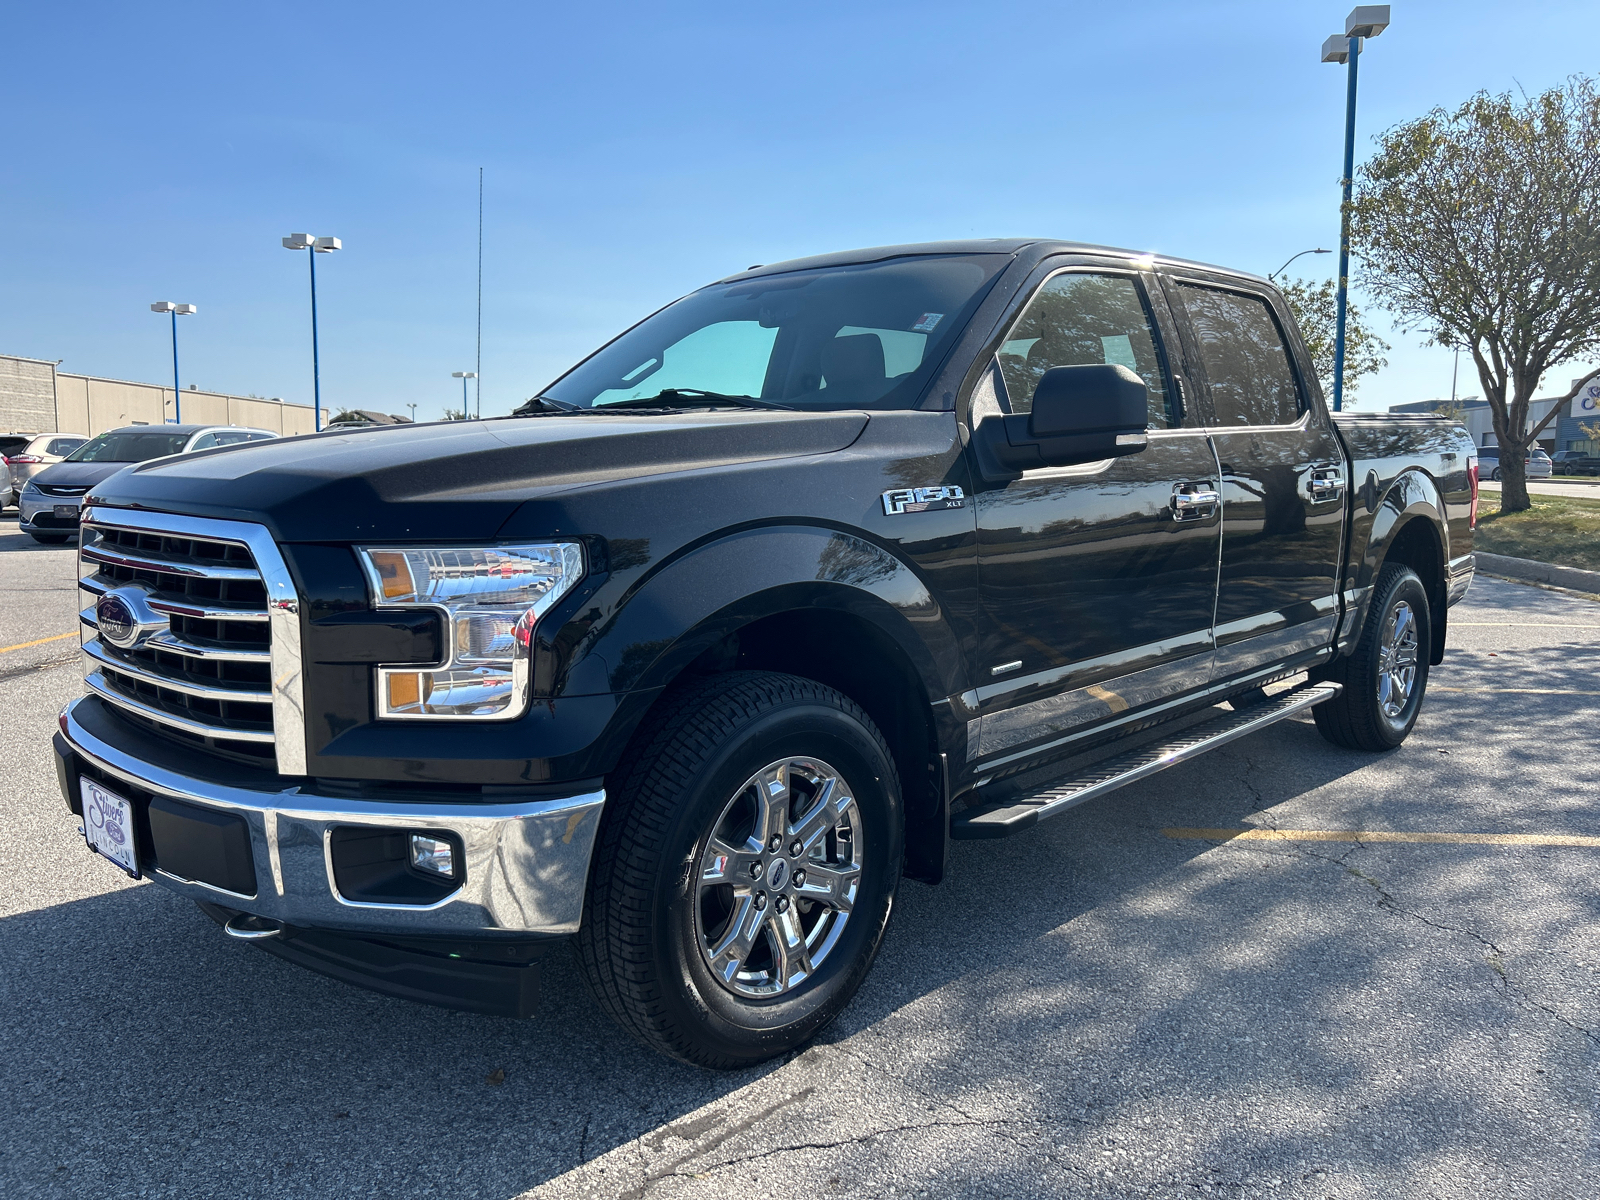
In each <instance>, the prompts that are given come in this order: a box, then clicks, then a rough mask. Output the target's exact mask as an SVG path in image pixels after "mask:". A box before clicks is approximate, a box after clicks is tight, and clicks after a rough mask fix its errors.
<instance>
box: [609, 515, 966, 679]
mask: <svg viewBox="0 0 1600 1200" xmlns="http://www.w3.org/2000/svg"><path fill="white" fill-rule="evenodd" d="M808 609H809V610H815V609H833V610H836V611H840V612H845V613H850V614H852V615H854V616H857V617H859V618H861V619H863V620H865V621H867V622H869V623H870V624H872V625H873V626H875V627H876V628H877V629H878V630H879V631H881V632H882V633H884V634H885V635H887V636H888V637H889V638H890V639H891V640H892V641H893V642H894V643H895V645H897V646H898V647H899V648H900V649H901V650H902V651H903V652H904V653H905V655H906V657H907V659H908V660H909V661H910V662H911V664H912V666H913V667H914V669H915V670H916V672H917V674H918V676H919V678H920V679H921V680H922V683H923V686H924V688H925V689H926V691H927V695H928V699H929V700H934V699H938V698H940V697H943V696H947V695H951V694H954V693H956V692H959V691H961V690H962V688H963V687H964V686H965V685H964V684H963V683H962V682H961V680H962V677H963V671H962V660H961V653H960V646H959V643H958V641H957V638H956V636H955V634H954V632H953V631H952V630H951V628H950V626H949V623H948V621H947V619H946V615H945V613H944V612H943V610H942V608H941V606H940V604H939V602H938V601H937V600H936V599H935V598H934V596H933V594H932V593H931V592H930V591H929V589H928V587H927V585H926V584H925V583H924V582H923V580H922V579H921V578H920V577H919V576H918V575H917V574H916V572H914V571H913V570H912V569H911V567H910V566H909V565H907V564H906V563H905V562H904V561H902V560H901V559H899V558H897V557H895V556H894V555H893V554H891V553H889V551H887V550H885V549H884V548H883V547H881V546H879V545H877V544H875V543H873V542H869V541H867V540H866V539H864V538H861V537H857V536H855V535H854V534H850V533H845V532H841V531H838V530H832V529H825V528H816V527H810V526H793V525H790V526H767V527H763V528H756V529H747V530H743V531H741V532H739V533H734V534H731V535H729V536H726V537H723V538H719V539H717V540H716V541H713V542H710V543H707V544H705V545H702V546H699V547H697V548H695V549H693V550H690V551H688V552H687V553H685V554H682V555H680V556H678V557H677V558H674V559H671V560H669V561H667V562H665V563H663V564H662V565H661V566H660V567H659V568H658V569H657V570H655V571H654V572H652V573H650V574H649V575H647V576H645V577H643V578H641V579H640V580H638V581H636V583H635V584H634V586H633V587H632V588H630V589H629V592H628V593H627V595H626V596H625V597H623V599H622V602H621V603H620V604H619V605H618V606H617V608H616V609H615V610H614V611H613V612H612V614H611V615H610V617H609V619H608V620H607V621H606V622H605V623H604V624H603V625H602V626H600V627H598V628H596V629H595V630H594V631H593V633H592V635H591V637H590V639H589V645H588V646H586V647H584V648H583V651H584V656H585V657H587V656H588V655H595V656H598V658H599V660H600V661H601V662H603V663H604V664H605V668H606V684H607V687H608V690H610V691H613V692H628V691H638V690H654V689H657V688H660V687H663V686H665V685H666V684H668V683H670V682H671V681H672V680H673V679H674V678H676V677H677V675H678V674H679V673H680V672H682V671H683V669H684V668H685V667H687V666H688V665H689V664H690V663H692V662H694V661H695V660H696V659H697V658H699V657H700V656H701V655H702V654H704V653H705V652H706V651H708V650H710V649H712V648H714V647H716V646H717V645H718V644H720V643H722V642H724V641H725V640H726V639H727V638H728V636H729V635H730V634H733V633H735V632H737V631H738V629H739V628H740V627H742V626H744V625H748V624H750V623H751V622H753V621H758V620H761V619H762V618H764V617H770V616H774V615H777V614H779V613H784V612H794V611H798V610H808ZM591 677H592V676H591Z"/></svg>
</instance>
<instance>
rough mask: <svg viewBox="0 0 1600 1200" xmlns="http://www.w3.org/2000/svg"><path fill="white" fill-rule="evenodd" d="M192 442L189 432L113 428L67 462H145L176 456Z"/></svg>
mask: <svg viewBox="0 0 1600 1200" xmlns="http://www.w3.org/2000/svg"><path fill="white" fill-rule="evenodd" d="M188 440H189V435H188V434H187V433H158V432H155V431H153V430H152V431H151V432H150V433H145V432H143V431H139V432H131V431H129V430H126V429H113V430H112V431H111V432H110V433H102V434H101V435H100V436H99V437H97V438H90V439H89V440H88V441H87V442H85V443H84V444H83V445H81V446H79V447H78V448H77V449H76V450H74V451H73V452H72V453H71V454H69V455H67V457H66V461H67V462H88V463H110V462H146V461H148V460H149V459H152V458H160V457H162V456H163V455H166V454H177V453H178V452H179V451H181V450H182V449H183V444H184V443H185V442H187V441H188Z"/></svg>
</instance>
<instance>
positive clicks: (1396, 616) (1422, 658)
mask: <svg viewBox="0 0 1600 1200" xmlns="http://www.w3.org/2000/svg"><path fill="white" fill-rule="evenodd" d="M1432 647H1433V614H1432V612H1431V611H1430V609H1429V608H1428V591H1427V589H1426V588H1424V587H1423V586H1422V580H1420V579H1418V578H1417V575H1416V572H1415V571H1413V570H1412V569H1411V568H1410V567H1406V566H1402V565H1401V564H1399V563H1390V564H1389V565H1387V566H1385V567H1384V568H1383V570H1382V571H1380V572H1379V573H1378V582H1377V583H1376V584H1375V585H1374V586H1373V589H1372V607H1371V608H1369V609H1368V610H1367V622H1366V625H1365V626H1363V628H1362V630H1361V638H1360V640H1359V641H1357V642H1356V647H1355V649H1354V650H1353V651H1352V652H1351V653H1350V654H1349V655H1348V656H1347V657H1345V658H1340V659H1336V660H1334V662H1333V663H1331V664H1329V666H1328V667H1327V668H1325V669H1324V671H1323V672H1322V676H1323V678H1325V679H1331V680H1333V681H1335V682H1337V683H1342V684H1344V691H1343V692H1341V693H1340V694H1339V696H1338V697H1337V698H1335V699H1333V700H1328V701H1325V702H1324V703H1322V704H1319V705H1317V707H1316V708H1314V709H1312V710H1311V711H1312V713H1313V714H1315V716H1316V719H1317V729H1318V731H1319V732H1321V734H1322V736H1323V737H1325V738H1327V739H1328V740H1329V741H1330V742H1332V743H1333V744H1334V745H1336V746H1344V747H1345V748H1346V749H1350V750H1392V749H1394V748H1395V747H1396V746H1398V745H1399V744H1400V743H1401V742H1403V741H1405V740H1406V737H1407V735H1409V734H1410V733H1411V727H1412V726H1413V725H1415V724H1416V723H1417V714H1418V713H1419V712H1420V711H1421V710H1422V696H1423V693H1424V692H1425V691H1427V688H1428V658H1429V655H1430V653H1431V651H1432Z"/></svg>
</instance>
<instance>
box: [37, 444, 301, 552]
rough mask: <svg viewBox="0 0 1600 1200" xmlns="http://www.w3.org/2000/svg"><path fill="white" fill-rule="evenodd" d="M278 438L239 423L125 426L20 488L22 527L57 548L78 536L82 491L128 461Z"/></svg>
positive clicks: (139, 460) (113, 473)
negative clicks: (246, 427) (241, 425)
mask: <svg viewBox="0 0 1600 1200" xmlns="http://www.w3.org/2000/svg"><path fill="white" fill-rule="evenodd" d="M277 436H278V435H277V434H275V433H273V432H272V431H271V430H270V429H245V428H242V427H240V426H238V425H125V426H123V427H122V428H121V429H108V430H107V431H106V432H105V433H102V434H100V435H99V436H98V437H94V438H90V439H89V440H88V441H86V442H85V443H84V444H83V445H81V446H79V447H78V448H77V449H76V450H74V451H73V452H72V453H71V454H69V455H67V456H66V458H64V459H62V460H61V461H60V462H58V463H56V464H55V465H54V466H50V467H46V468H45V469H44V470H42V471H40V472H39V474H38V475H36V476H34V477H33V478H32V479H30V480H28V482H27V483H25V484H24V485H23V486H22V490H21V492H19V493H18V496H17V508H18V510H19V511H20V512H21V514H22V520H21V523H20V528H21V530H22V532H23V533H26V534H28V535H29V536H30V537H32V538H33V540H34V541H36V542H43V543H45V544H46V545H52V546H59V545H61V544H62V543H63V542H65V541H66V540H67V539H68V538H70V537H74V536H75V535H76V534H77V532H78V514H79V510H81V509H82V508H83V497H84V493H86V492H87V491H88V490H89V489H90V488H92V487H93V486H94V485H95V484H97V483H99V482H100V481H101V480H102V479H106V478H109V477H110V476H112V475H115V474H116V473H117V472H118V471H120V470H122V468H123V467H126V466H128V465H129V464H130V463H138V462H148V461H149V460H150V459H152V458H165V457H166V456H168V455H169V454H193V453H195V452H196V451H198V450H215V449H216V448H218V447H219V446H235V445H239V444H241V443H243V442H259V441H264V440H266V439H267V438H275V437H277Z"/></svg>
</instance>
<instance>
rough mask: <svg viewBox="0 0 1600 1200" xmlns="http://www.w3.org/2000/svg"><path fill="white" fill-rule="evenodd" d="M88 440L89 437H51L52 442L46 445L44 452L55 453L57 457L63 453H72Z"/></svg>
mask: <svg viewBox="0 0 1600 1200" xmlns="http://www.w3.org/2000/svg"><path fill="white" fill-rule="evenodd" d="M88 440H89V439H88V438H76V437H65V438H51V439H50V444H49V445H48V446H46V447H45V451H44V452H45V453H46V454H53V455H55V456H57V457H61V456H63V455H67V454H71V453H72V452H73V451H74V450H76V449H77V448H78V447H79V446H81V445H83V444H84V442H86V441H88Z"/></svg>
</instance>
